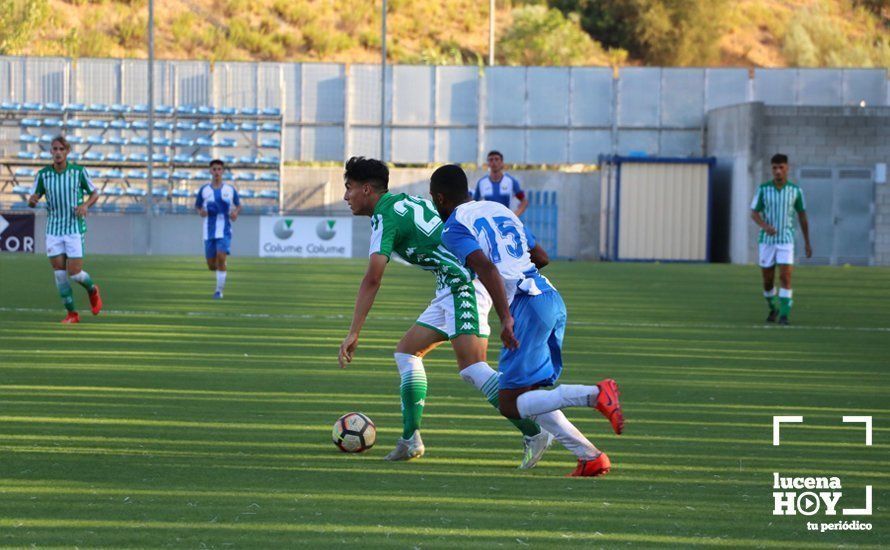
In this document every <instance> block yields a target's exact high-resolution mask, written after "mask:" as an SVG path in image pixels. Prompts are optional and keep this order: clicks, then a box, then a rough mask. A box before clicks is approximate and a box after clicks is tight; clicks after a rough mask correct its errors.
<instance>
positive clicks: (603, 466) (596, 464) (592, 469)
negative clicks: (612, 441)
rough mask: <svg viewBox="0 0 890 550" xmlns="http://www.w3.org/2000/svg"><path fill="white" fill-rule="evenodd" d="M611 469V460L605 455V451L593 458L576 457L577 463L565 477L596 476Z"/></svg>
mask: <svg viewBox="0 0 890 550" xmlns="http://www.w3.org/2000/svg"><path fill="white" fill-rule="evenodd" d="M611 469H612V461H611V460H609V457H608V456H606V453H600V455H599V456H598V457H596V458H594V459H593V460H584V459H583V458H579V459H578V465H577V466H576V467H575V469H574V470H572V472H571V473H570V474H567V475H566V477H597V476H604V475H606V474H608V473H609V470H611Z"/></svg>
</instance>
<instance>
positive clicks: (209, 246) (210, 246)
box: [204, 237, 232, 260]
mask: <svg viewBox="0 0 890 550" xmlns="http://www.w3.org/2000/svg"><path fill="white" fill-rule="evenodd" d="M231 247H232V237H223V238H222V239H204V257H205V258H207V259H208V260H209V259H210V258H215V257H216V255H217V254H219V253H220V252H225V253H226V254H231Z"/></svg>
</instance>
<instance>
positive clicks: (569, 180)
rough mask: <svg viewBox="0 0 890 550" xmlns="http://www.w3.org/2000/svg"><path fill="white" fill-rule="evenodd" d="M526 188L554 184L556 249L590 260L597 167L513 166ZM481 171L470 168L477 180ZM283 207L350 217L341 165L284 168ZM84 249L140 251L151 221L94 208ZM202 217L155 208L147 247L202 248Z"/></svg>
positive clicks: (396, 177)
mask: <svg viewBox="0 0 890 550" xmlns="http://www.w3.org/2000/svg"><path fill="white" fill-rule="evenodd" d="M431 172H432V170H431V169H408V168H404V169H394V170H392V171H391V175H390V189H391V190H392V191H395V192H405V193H411V194H415V195H419V196H421V197H428V196H429V187H428V182H429V175H430V173H431ZM511 173H512V174H513V175H515V176H516V177H517V178H519V179H520V181H521V182H522V185H523V187H524V188H525V189H529V190H547V191H549V190H556V191H558V194H557V196H558V207H559V218H560V219H559V235H558V249H559V255H560V256H561V257H565V258H573V259H594V258H595V257H596V243H597V242H598V240H599V200H600V192H599V173H598V172H586V173H565V172H555V171H544V170H535V171H520V172H511ZM483 174H484V172H474V173H471V174H469V176H470V180H471V181H472V182H475V181H476V179H478V178H479V177H481V176H482V175H483ZM283 178H284V181H283V193H282V197H283V201H282V202H283V208H284V209H285V210H286V211H288V212H291V213H295V214H296V215H299V214H304V215H325V216H351V215H352V214H351V212H350V211H349V209H348V208H347V206H346V203H345V202H344V201H343V170H342V169H341V168H287V169H285V171H284V173H283ZM44 223H45V222H44V211H42V210H39V211H38V219H37V222H36V233H37V235H36V239H35V241H36V243H35V244H36V246H37V251H38V253H43V252H44V251H45V250H46V243H45V238H44V234H43V228H44ZM87 225H88V231H87V238H86V246H87V253H92V254H145V253H146V251H147V250H148V245H149V243H148V238H147V237H148V231H147V228H148V220H147V218H146V216H145V215H144V214H96V215H91V216H90V217H89V218H88V220H87ZM370 227H371V224H370V219H369V218H365V217H357V218H354V219H353V243H352V248H353V256H354V257H357V258H361V257H364V256H365V255H366V254H367V250H368V246H369V244H370ZM203 250H204V248H203V244H202V241H201V218H199V217H198V216H197V215H176V214H172V215H159V216H156V217H154V218H152V220H151V252H152V254H159V255H160V254H170V255H192V254H194V255H201V254H203ZM258 253H259V216H249V215H242V216H241V217H240V218H239V219H238V221H236V222H235V224H234V226H233V239H232V254H234V255H238V256H257V255H258Z"/></svg>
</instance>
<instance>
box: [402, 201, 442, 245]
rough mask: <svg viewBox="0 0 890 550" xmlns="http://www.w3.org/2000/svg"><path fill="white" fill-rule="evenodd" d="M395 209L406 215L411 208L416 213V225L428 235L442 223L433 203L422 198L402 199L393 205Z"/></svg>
mask: <svg viewBox="0 0 890 550" xmlns="http://www.w3.org/2000/svg"><path fill="white" fill-rule="evenodd" d="M393 209H394V210H395V211H396V213H397V214H398V215H400V216H404V215H405V214H407V213H408V210H411V212H412V213H413V215H414V225H416V226H417V228H418V229H420V230H421V231H423V233H424V234H425V235H427V236H430V235H432V234H433V232H434V231H435V230H436V229H437V228H438V227H439V226H440V225H442V220H440V219H439V216H438V215H437V214H436V213H435V211H434V210H433V207H432V206H431V204H430V203H429V202H428V201H424V200H422V199H416V198H414V197H409V198H407V199H402V200H400V201H399V202H397V203H395V204H394V205H393ZM427 218H430V219H427Z"/></svg>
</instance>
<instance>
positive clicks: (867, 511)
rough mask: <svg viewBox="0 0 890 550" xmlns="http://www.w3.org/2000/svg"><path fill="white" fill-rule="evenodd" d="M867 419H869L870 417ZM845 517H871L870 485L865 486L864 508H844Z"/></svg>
mask: <svg viewBox="0 0 890 550" xmlns="http://www.w3.org/2000/svg"><path fill="white" fill-rule="evenodd" d="M868 418H871V417H870V416H869V417H868ZM844 515H845V516H870V515H871V485H866V486H865V508H844Z"/></svg>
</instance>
